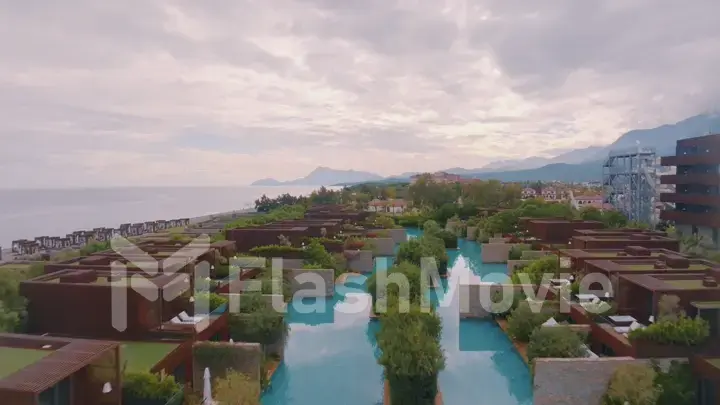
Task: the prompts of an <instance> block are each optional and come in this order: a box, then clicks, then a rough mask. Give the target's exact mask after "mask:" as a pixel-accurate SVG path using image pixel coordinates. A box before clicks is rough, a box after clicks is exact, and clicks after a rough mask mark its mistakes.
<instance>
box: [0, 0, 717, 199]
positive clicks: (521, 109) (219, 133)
mask: <svg viewBox="0 0 720 405" xmlns="http://www.w3.org/2000/svg"><path fill="white" fill-rule="evenodd" d="M719 15H720V2H719V1H717V0H693V1H691V2H680V1H676V0H607V1H578V0H555V1H541V2H538V1H527V0H523V1H513V0H432V1H431V0H208V1H197V0H179V1H170V0H167V1H166V0H123V1H97V0H65V1H46V0H23V1H16V0H0V51H2V57H1V58H0V112H1V113H0V116H1V117H2V119H0V173H1V175H2V176H3V180H2V185H3V186H6V187H7V186H15V187H17V186H34V187H38V186H47V185H53V186H90V185H130V184H137V185H157V184H168V185H183V184H188V185H190V184H192V185H196V184H207V185H211V184H212V185H224V184H247V183H249V182H251V181H253V180H255V179H258V178H262V177H275V178H278V179H291V178H295V177H300V176H302V175H305V174H306V173H307V172H309V171H310V170H312V169H313V168H315V167H316V166H318V165H324V166H329V167H333V168H338V169H351V168H352V169H357V170H369V171H374V172H376V173H379V174H383V175H392V174H398V173H401V172H406V171H425V170H439V169H443V168H448V167H456V166H462V167H466V168H474V167H481V166H483V165H485V164H487V163H489V162H491V161H494V160H503V159H516V158H523V157H529V156H550V155H553V154H557V153H559V152H563V151H566V150H569V149H573V148H582V147H587V146H591V145H597V144H604V143H610V142H612V141H613V140H614V139H615V138H617V137H618V136H619V135H620V134H621V133H622V132H624V131H626V130H628V129H633V128H645V127H653V126H656V125H659V124H663V123H668V122H675V121H677V120H680V119H682V118H685V117H688V116H691V115H694V114H697V113H701V112H704V111H707V110H711V109H716V108H717V106H718V101H720V75H718V73H717V72H718V67H719V66H720V29H718V16H719Z"/></svg>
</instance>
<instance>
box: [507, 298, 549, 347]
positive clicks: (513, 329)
mask: <svg viewBox="0 0 720 405" xmlns="http://www.w3.org/2000/svg"><path fill="white" fill-rule="evenodd" d="M551 317H552V314H548V313H546V312H545V311H540V312H534V311H533V309H532V308H531V305H529V304H528V303H527V302H522V303H520V304H519V305H518V307H517V308H516V309H515V310H513V311H512V312H511V313H510V316H508V318H507V322H508V324H507V327H508V334H509V335H510V336H511V337H512V338H513V339H515V340H517V341H519V342H528V341H529V340H530V335H532V333H533V332H535V329H537V328H539V327H540V326H541V325H542V324H543V323H545V321H547V320H548V319H550V318H551Z"/></svg>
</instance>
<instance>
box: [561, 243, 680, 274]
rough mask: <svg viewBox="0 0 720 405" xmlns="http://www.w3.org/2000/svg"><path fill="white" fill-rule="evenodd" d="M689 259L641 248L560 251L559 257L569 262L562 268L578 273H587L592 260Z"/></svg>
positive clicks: (667, 252) (664, 251)
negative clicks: (588, 264) (667, 257)
mask: <svg viewBox="0 0 720 405" xmlns="http://www.w3.org/2000/svg"><path fill="white" fill-rule="evenodd" d="M662 255H665V256H679V257H687V256H686V255H683V254H682V253H678V252H673V251H671V250H668V249H648V248H644V247H641V246H628V247H626V248H624V249H560V250H558V256H559V257H560V261H561V263H563V262H565V261H566V260H569V263H567V264H564V263H563V264H562V265H561V267H562V268H570V269H572V270H573V271H576V272H585V271H586V265H585V263H586V262H588V261H591V260H612V261H614V262H620V261H626V260H627V261H632V260H638V259H655V260H657V258H659V257H660V256H662Z"/></svg>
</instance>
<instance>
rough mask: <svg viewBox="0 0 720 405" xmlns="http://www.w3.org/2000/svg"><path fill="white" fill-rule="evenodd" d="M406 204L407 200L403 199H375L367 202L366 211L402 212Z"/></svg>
mask: <svg viewBox="0 0 720 405" xmlns="http://www.w3.org/2000/svg"><path fill="white" fill-rule="evenodd" d="M407 205H408V204H407V202H406V201H405V200H403V199H390V200H378V199H375V200H372V201H370V202H369V203H368V211H369V212H382V213H388V214H402V213H403V212H405V210H406V209H407Z"/></svg>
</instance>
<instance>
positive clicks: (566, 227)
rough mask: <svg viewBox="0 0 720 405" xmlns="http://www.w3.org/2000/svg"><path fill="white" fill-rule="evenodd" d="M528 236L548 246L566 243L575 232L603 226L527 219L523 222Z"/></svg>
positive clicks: (558, 220)
mask: <svg viewBox="0 0 720 405" xmlns="http://www.w3.org/2000/svg"><path fill="white" fill-rule="evenodd" d="M524 226H525V227H526V229H527V232H528V234H529V235H530V236H531V237H534V238H537V239H539V240H540V241H542V242H544V243H548V244H555V243H567V241H569V240H570V238H572V237H573V235H574V234H575V232H576V231H578V230H581V229H600V228H602V227H603V226H604V225H603V223H602V222H597V221H581V220H566V219H529V220H526V221H525V222H524Z"/></svg>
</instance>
